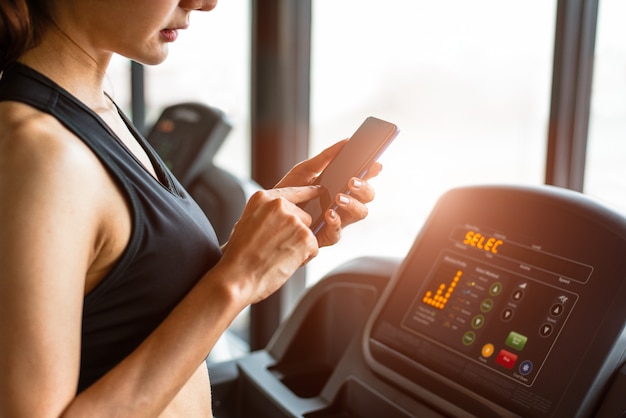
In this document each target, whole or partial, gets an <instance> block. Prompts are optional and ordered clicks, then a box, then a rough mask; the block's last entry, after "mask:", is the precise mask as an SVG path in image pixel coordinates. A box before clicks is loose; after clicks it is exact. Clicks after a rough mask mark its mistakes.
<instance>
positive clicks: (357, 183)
mask: <svg viewBox="0 0 626 418" xmlns="http://www.w3.org/2000/svg"><path fill="white" fill-rule="evenodd" d="M362 185H363V182H362V181H361V180H359V179H354V180H352V187H354V188H355V189H359V188H360V187H361V186H362Z"/></svg>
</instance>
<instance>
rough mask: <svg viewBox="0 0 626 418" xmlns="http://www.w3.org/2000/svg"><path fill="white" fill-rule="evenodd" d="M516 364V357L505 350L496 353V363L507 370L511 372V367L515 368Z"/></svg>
mask: <svg viewBox="0 0 626 418" xmlns="http://www.w3.org/2000/svg"><path fill="white" fill-rule="evenodd" d="M516 362H517V356H516V355H515V354H513V353H510V352H508V351H506V350H500V353H498V357H496V363H498V364H499V365H500V366H502V367H504V368H507V369H509V370H511V369H512V368H513V366H515V363H516Z"/></svg>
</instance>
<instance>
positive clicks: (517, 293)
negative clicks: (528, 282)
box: [511, 289, 524, 302]
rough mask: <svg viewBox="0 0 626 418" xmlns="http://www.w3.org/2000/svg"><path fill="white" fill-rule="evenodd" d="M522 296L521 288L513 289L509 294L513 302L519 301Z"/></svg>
mask: <svg viewBox="0 0 626 418" xmlns="http://www.w3.org/2000/svg"><path fill="white" fill-rule="evenodd" d="M523 297H524V291H523V290H522V289H515V291H514V292H513V293H512V294H511V299H512V300H513V301H514V302H519V301H520V300H522V298H523Z"/></svg>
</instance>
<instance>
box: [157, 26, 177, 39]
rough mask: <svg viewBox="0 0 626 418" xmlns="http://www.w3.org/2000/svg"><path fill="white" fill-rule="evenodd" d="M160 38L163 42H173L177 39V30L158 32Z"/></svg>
mask: <svg viewBox="0 0 626 418" xmlns="http://www.w3.org/2000/svg"><path fill="white" fill-rule="evenodd" d="M160 34H161V38H162V39H163V40H164V41H165V42H174V41H175V40H176V39H178V30H177V29H163V30H161V32H160Z"/></svg>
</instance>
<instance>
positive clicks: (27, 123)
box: [0, 102, 95, 176]
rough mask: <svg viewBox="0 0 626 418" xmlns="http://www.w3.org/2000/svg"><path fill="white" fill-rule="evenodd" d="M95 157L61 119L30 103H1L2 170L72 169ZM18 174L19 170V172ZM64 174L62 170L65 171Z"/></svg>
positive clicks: (40, 170)
mask: <svg viewBox="0 0 626 418" xmlns="http://www.w3.org/2000/svg"><path fill="white" fill-rule="evenodd" d="M93 158H95V157H94V156H93V155H92V154H91V153H90V152H88V150H87V148H86V146H84V145H83V144H82V143H81V142H80V141H79V140H78V139H77V138H75V137H74V136H73V135H72V134H71V133H70V132H69V131H68V130H67V129H66V128H65V127H64V126H63V125H62V124H61V123H60V122H59V121H58V120H56V119H55V118H54V117H52V116H51V115H48V114H46V113H43V112H41V111H38V110H37V109H34V108H32V107H30V106H27V105H24V104H21V103H15V102H3V103H0V170H2V171H3V175H8V176H11V175H12V174H11V173H12V170H19V174H20V175H24V174H28V173H24V172H23V169H30V170H32V169H35V170H34V171H33V172H32V174H34V175H37V174H38V173H41V172H42V171H43V170H51V169H52V171H55V170H58V169H64V168H66V169H71V168H72V165H75V164H80V163H81V162H84V163H85V164H87V165H89V164H90V163H92V162H93V160H92V159H93ZM15 174H17V173H15ZM61 174H62V173H61Z"/></svg>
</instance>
